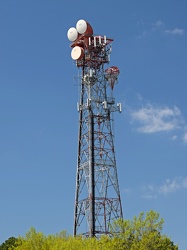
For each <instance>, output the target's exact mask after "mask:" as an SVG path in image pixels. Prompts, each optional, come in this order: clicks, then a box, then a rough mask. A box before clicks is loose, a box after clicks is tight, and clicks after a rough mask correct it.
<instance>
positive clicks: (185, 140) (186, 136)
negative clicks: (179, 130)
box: [182, 132, 187, 143]
mask: <svg viewBox="0 0 187 250" xmlns="http://www.w3.org/2000/svg"><path fill="white" fill-rule="evenodd" d="M182 139H183V141H184V142H185V143H187V132H185V133H184V135H183V138H182Z"/></svg>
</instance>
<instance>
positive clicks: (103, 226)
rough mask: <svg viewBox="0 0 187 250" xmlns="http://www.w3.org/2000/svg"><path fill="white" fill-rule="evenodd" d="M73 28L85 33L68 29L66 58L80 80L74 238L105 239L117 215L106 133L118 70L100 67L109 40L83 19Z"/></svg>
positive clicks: (111, 142) (112, 163) (110, 147)
mask: <svg viewBox="0 0 187 250" xmlns="http://www.w3.org/2000/svg"><path fill="white" fill-rule="evenodd" d="M81 25H82V26H81ZM83 27H86V28H85V29H83ZM76 29H77V31H78V33H79V32H82V30H86V31H84V33H82V34H81V33H79V34H78V35H77V34H76V31H75V30H74V29H73V28H70V30H69V31H68V38H69V40H70V41H73V43H72V44H71V47H72V48H73V49H72V54H71V56H72V59H73V60H75V61H76V66H77V67H78V68H79V71H80V76H81V77H80V100H79V102H78V103H77V109H78V112H79V134H78V157H77V174H76V191H75V210H74V211H75V212H74V235H75V236H76V235H79V234H82V235H85V236H88V237H92V236H97V237H99V236H101V235H103V234H106V235H110V234H111V233H110V224H111V223H112V221H113V220H116V219H118V218H122V217H123V214H122V206H121V198H120V191H119V184H118V176H117V167H116V159H115V150H114V135H113V130H112V123H113V115H112V113H113V112H115V111H119V112H121V104H120V103H118V104H115V98H114V97H113V88H114V84H115V83H116V82H117V76H118V74H119V70H118V68H117V67H115V66H112V67H110V68H108V69H105V65H107V64H108V63H109V61H110V53H111V51H112V47H111V42H112V41H113V39H109V38H107V37H106V36H94V35H93V30H92V28H91V26H90V25H89V24H88V23H87V22H85V21H84V20H80V21H78V23H77V25H76ZM75 37H76V39H75Z"/></svg>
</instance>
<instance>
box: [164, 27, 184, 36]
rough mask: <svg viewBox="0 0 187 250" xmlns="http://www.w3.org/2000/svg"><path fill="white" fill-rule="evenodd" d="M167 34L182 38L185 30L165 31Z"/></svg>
mask: <svg viewBox="0 0 187 250" xmlns="http://www.w3.org/2000/svg"><path fill="white" fill-rule="evenodd" d="M165 33H167V34H171V35H180V36H182V35H183V34H184V30H183V29H178V28H175V29H172V30H165Z"/></svg>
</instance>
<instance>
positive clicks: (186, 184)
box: [142, 177, 187, 199]
mask: <svg viewBox="0 0 187 250" xmlns="http://www.w3.org/2000/svg"><path fill="white" fill-rule="evenodd" d="M183 189H187V177H175V178H174V179H173V180H170V179H167V180H165V182H164V183H163V184H162V185H160V186H154V185H147V186H144V187H143V193H144V194H143V195H142V198H146V199H153V198H157V197H158V196H159V195H168V194H172V193H176V192H177V191H179V190H183Z"/></svg>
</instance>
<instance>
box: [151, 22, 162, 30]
mask: <svg viewBox="0 0 187 250" xmlns="http://www.w3.org/2000/svg"><path fill="white" fill-rule="evenodd" d="M163 27H165V24H164V22H163V21H161V20H158V21H156V22H154V23H153V24H152V30H153V31H155V30H158V29H161V28H163Z"/></svg>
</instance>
